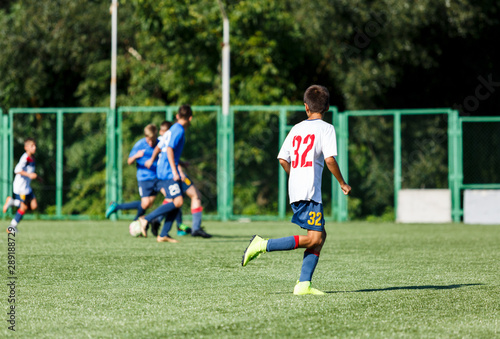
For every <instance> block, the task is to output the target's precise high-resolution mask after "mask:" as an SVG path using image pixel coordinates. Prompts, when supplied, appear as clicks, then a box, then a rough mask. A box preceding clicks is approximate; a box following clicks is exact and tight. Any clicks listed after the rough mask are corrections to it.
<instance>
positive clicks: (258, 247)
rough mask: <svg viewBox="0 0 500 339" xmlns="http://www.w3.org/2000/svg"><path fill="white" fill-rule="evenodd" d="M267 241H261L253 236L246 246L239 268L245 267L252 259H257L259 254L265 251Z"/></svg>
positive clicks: (256, 236)
mask: <svg viewBox="0 0 500 339" xmlns="http://www.w3.org/2000/svg"><path fill="white" fill-rule="evenodd" d="M266 247H267V240H264V239H262V238H261V237H259V236H258V235H254V236H253V238H252V239H251V240H250V244H248V247H247V249H246V250H245V253H243V259H242V260H241V266H246V265H247V264H248V262H249V261H250V260H252V259H255V258H257V257H258V256H259V255H260V254H261V253H264V252H265V251H266Z"/></svg>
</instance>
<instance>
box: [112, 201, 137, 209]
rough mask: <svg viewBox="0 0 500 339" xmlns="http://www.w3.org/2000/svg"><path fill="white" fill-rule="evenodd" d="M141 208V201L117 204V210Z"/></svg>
mask: <svg viewBox="0 0 500 339" xmlns="http://www.w3.org/2000/svg"><path fill="white" fill-rule="evenodd" d="M139 208H141V201H140V200H137V201H132V202H124V203H123V204H118V205H116V210H137V209H139Z"/></svg>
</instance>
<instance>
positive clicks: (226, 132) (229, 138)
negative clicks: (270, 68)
mask: <svg viewBox="0 0 500 339" xmlns="http://www.w3.org/2000/svg"><path fill="white" fill-rule="evenodd" d="M177 109H178V106H161V107H120V108H118V109H117V110H116V111H113V110H111V109H109V108H104V107H97V108H13V109H10V110H9V112H8V114H2V115H1V119H0V122H1V124H2V125H1V126H0V133H1V135H0V150H1V156H0V159H1V167H0V169H1V190H0V193H1V197H0V198H1V199H2V200H1V201H4V199H5V198H6V197H7V196H8V195H10V194H11V191H12V182H13V167H14V151H13V149H14V147H13V146H14V129H13V127H14V118H15V116H16V115H18V114H35V113H36V114H55V116H56V126H55V134H56V166H55V173H56V184H55V186H56V187H55V196H56V197H55V205H56V206H55V214H54V215H45V216H41V217H44V218H51V219H61V218H76V219H79V218H85V217H86V216H81V215H76V216H69V215H63V214H62V206H63V204H64V202H63V184H64V183H63V175H62V173H63V165H64V153H63V142H64V141H63V134H64V130H63V120H64V116H65V115H66V114H74V113H80V114H82V113H83V114H86V113H90V114H93V113H100V114H105V115H106V159H107V161H106V203H109V202H110V201H120V200H122V189H123V165H122V159H123V149H122V139H123V130H122V128H123V127H122V122H123V119H124V113H136V114H137V113H138V112H160V113H161V114H165V119H166V120H173V118H174V114H175V112H176V111H177ZM303 110H304V109H303V106H301V105H300V106H232V107H231V109H230V113H229V115H227V116H225V115H223V114H222V110H221V108H220V107H219V106H193V111H195V112H196V111H198V112H216V116H217V131H216V143H217V149H216V150H214V152H217V192H216V195H217V213H216V214H215V215H212V218H214V219H218V220H223V221H225V220H231V219H240V218H250V219H259V220H277V219H284V218H286V214H287V205H288V204H287V183H286V181H287V178H286V173H285V172H284V171H282V170H279V172H278V173H279V174H278V210H277V211H276V213H275V214H271V215H243V214H238V213H235V212H234V206H233V199H234V185H235V155H234V140H235V135H234V127H235V119H236V120H237V119H238V116H239V114H241V112H260V113H262V114H270V113H273V114H277V115H278V116H279V129H278V131H277V132H278V133H279V137H278V139H279V145H277V147H279V146H280V145H281V143H282V142H283V141H284V139H285V137H286V135H287V133H288V131H289V130H290V128H291V127H292V125H293V124H294V123H293V119H291V116H293V113H298V112H300V113H298V114H299V115H300V116H301V118H300V119H303V118H304V115H303ZM260 113H259V114H260ZM330 113H331V116H329V118H328V119H331V122H333V124H334V125H335V128H336V131H337V142H338V153H339V155H338V161H339V166H340V168H341V171H342V173H343V174H344V176H345V179H346V180H348V179H349V178H348V176H349V165H348V162H347V159H348V156H349V154H348V147H349V119H350V118H354V117H358V118H360V117H365V116H388V117H392V119H393V121H394V123H393V126H394V127H393V140H394V164H393V168H394V207H395V209H396V208H397V204H398V192H399V190H400V189H401V177H402V165H401V164H402V160H401V149H402V147H401V146H402V145H401V133H402V131H401V117H402V116H405V115H438V114H441V115H445V116H446V117H447V123H448V127H447V142H448V145H447V148H448V149H447V151H448V186H449V189H450V190H451V193H452V219H453V221H455V222H458V221H460V219H461V216H462V214H463V210H462V207H461V190H463V189H466V188H496V189H499V188H500V182H481V183H470V182H464V158H463V151H464V133H463V129H464V126H468V125H469V124H474V123H486V124H488V123H500V117H459V115H458V112H457V111H455V110H452V109H446V108H443V109H412V110H373V111H346V112H338V111H337V109H336V108H335V107H332V108H331V110H330ZM291 121H292V123H291ZM499 126H500V125H499ZM214 134H215V131H214ZM272 166H277V167H279V164H278V162H277V161H276V163H275V164H273V165H272ZM493 180H494V179H493ZM490 181H491V180H490ZM330 192H331V196H332V197H333V198H332V200H331V211H332V213H331V215H329V216H327V218H328V219H330V220H332V219H333V220H336V221H339V222H341V221H346V220H347V219H348V208H347V198H346V197H345V196H344V195H343V194H342V192H341V190H340V189H339V187H338V183H337V182H336V180H332V185H331V188H330Z"/></svg>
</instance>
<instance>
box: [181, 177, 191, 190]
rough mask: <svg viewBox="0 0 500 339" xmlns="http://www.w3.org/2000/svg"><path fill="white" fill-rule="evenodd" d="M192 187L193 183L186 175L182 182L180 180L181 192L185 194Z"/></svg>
mask: <svg viewBox="0 0 500 339" xmlns="http://www.w3.org/2000/svg"><path fill="white" fill-rule="evenodd" d="M191 186H193V182H192V181H191V179H189V177H188V176H187V175H186V177H185V178H184V180H182V192H186V191H187V190H188V188H189V187H191Z"/></svg>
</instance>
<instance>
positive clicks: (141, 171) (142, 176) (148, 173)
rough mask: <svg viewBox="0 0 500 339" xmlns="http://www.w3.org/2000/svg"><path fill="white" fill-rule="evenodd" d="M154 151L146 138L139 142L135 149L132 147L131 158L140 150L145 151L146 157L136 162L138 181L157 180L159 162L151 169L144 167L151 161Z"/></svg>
mask: <svg viewBox="0 0 500 339" xmlns="http://www.w3.org/2000/svg"><path fill="white" fill-rule="evenodd" d="M154 149H155V148H154V147H151V146H149V144H148V142H147V141H146V138H142V139H141V140H139V141H137V142H136V143H135V145H134V147H132V150H131V151H130V154H129V156H128V157H129V158H130V157H132V156H134V155H135V154H136V153H137V152H139V151H140V150H144V156H142V157H140V158H139V159H136V160H135V164H136V166H137V181H145V180H154V179H156V167H157V163H158V161H157V160H155V161H154V162H153V165H152V166H151V168H147V167H146V166H144V164H145V163H146V161H148V160H149V159H151V156H152V155H153V151H154Z"/></svg>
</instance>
